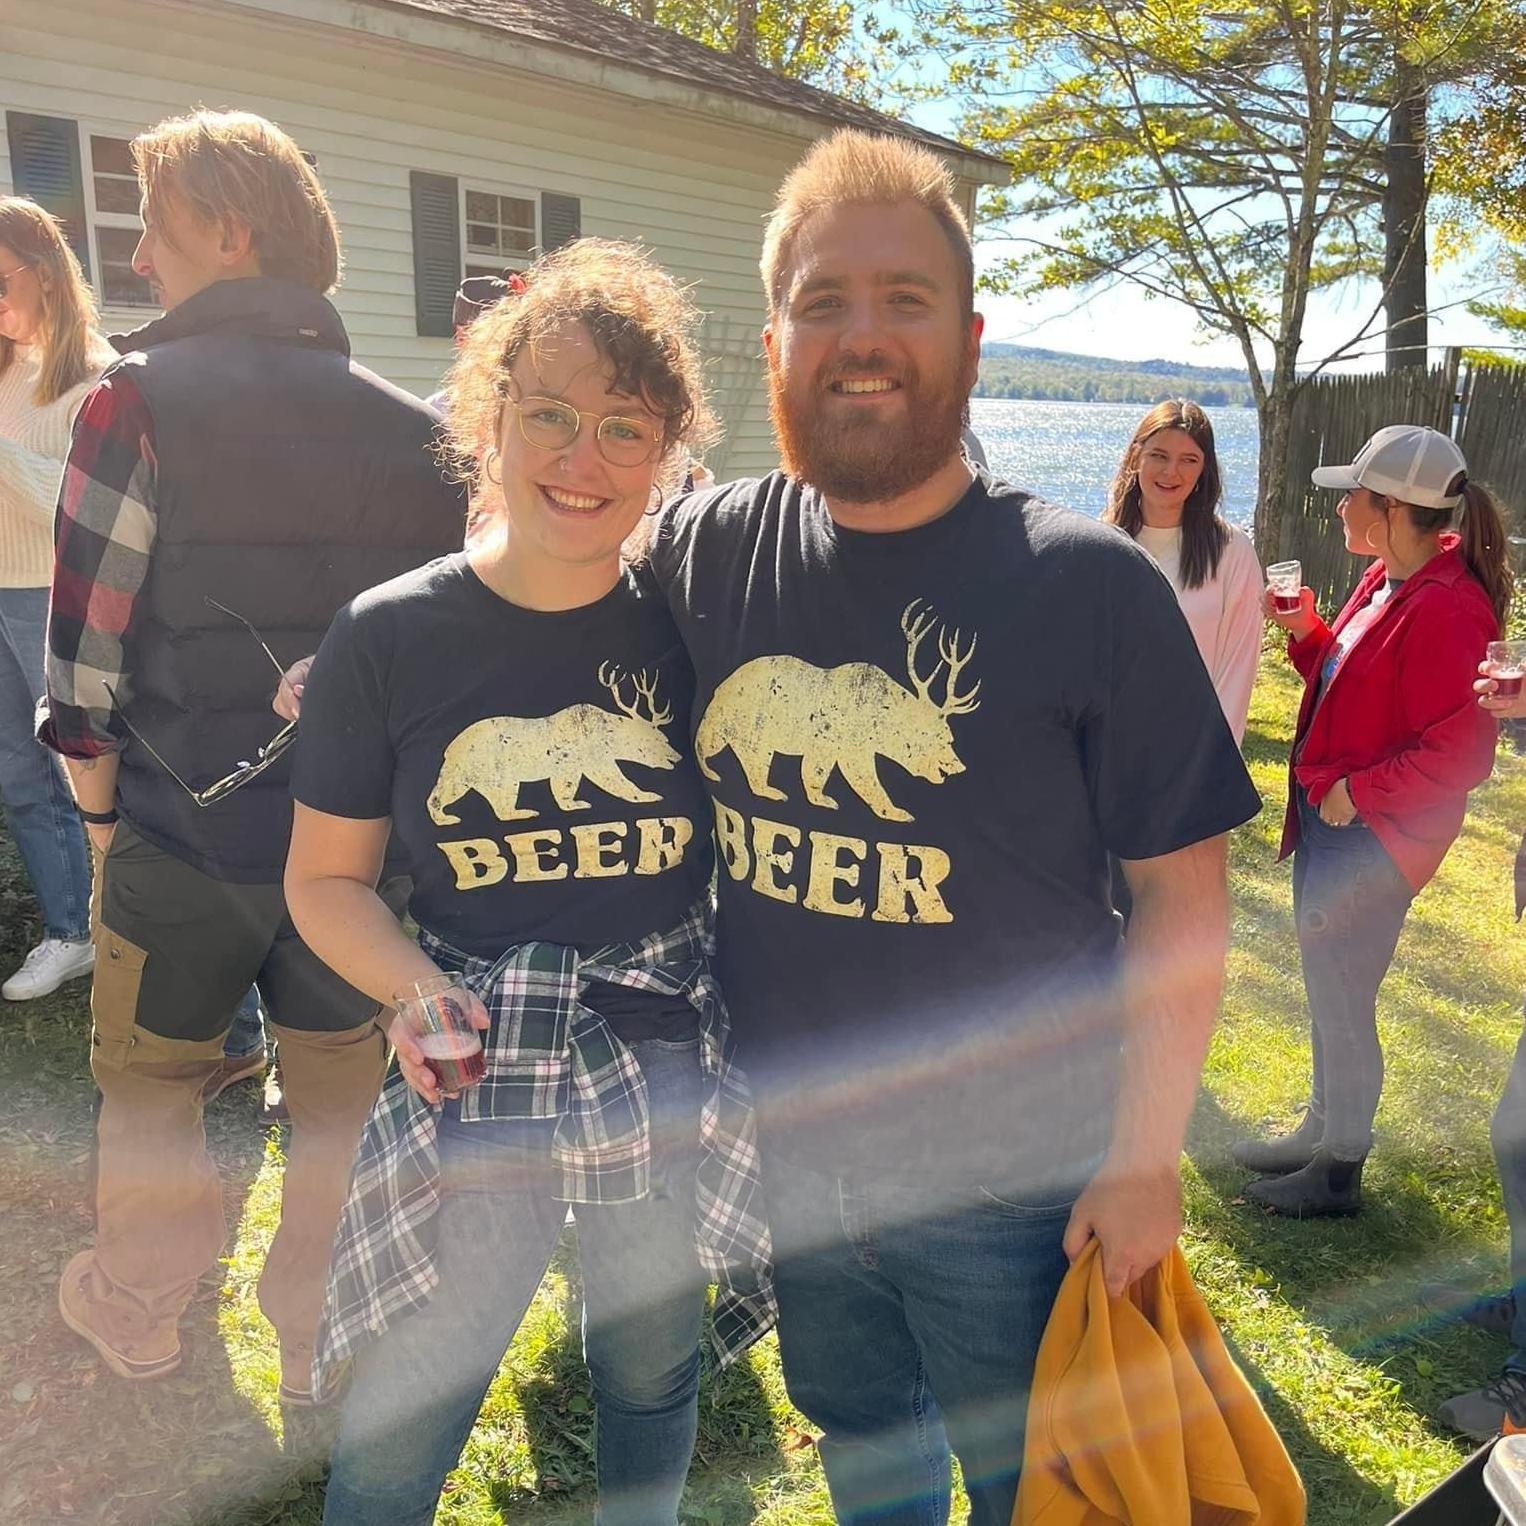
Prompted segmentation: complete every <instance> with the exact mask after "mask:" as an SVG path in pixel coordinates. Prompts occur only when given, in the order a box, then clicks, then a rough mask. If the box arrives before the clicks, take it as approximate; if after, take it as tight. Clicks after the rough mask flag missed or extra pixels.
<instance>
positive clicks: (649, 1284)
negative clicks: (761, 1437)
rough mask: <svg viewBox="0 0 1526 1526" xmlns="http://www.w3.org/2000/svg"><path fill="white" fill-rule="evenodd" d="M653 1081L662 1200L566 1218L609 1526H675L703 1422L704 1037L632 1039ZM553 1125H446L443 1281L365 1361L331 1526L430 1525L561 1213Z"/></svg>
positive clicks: (339, 1453) (335, 1478)
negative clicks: (576, 1268)
mask: <svg viewBox="0 0 1526 1526" xmlns="http://www.w3.org/2000/svg"><path fill="white" fill-rule="evenodd" d="M631 1051H632V1053H633V1054H634V1055H635V1056H636V1059H637V1061H638V1063H639V1064H640V1066H641V1069H642V1072H643V1074H644V1075H645V1076H646V1083H647V1093H648V1102H649V1106H650V1111H651V1120H652V1189H651V1193H650V1195H649V1196H648V1197H647V1198H646V1199H645V1200H643V1201H641V1202H637V1203H619V1204H612V1205H607V1206H593V1205H590V1204H583V1203H578V1204H575V1205H574V1207H573V1214H574V1216H575V1219H576V1222H577V1239H578V1259H579V1262H580V1264H581V1266H582V1273H583V1355H584V1358H585V1360H586V1361H587V1363H588V1372H589V1377H590V1378H591V1379H592V1382H593V1392H594V1400H595V1406H596V1416H597V1430H596V1440H595V1460H596V1466H597V1470H598V1480H599V1505H598V1513H597V1516H596V1519H597V1521H598V1522H599V1526H663V1523H667V1526H674V1523H676V1521H677V1519H678V1503H679V1497H680V1496H681V1494H682V1493H683V1486H684V1479H685V1477H686V1476H687V1474H688V1471H689V1459H690V1456H691V1455H692V1453H693V1451H694V1436H695V1430H696V1426H697V1423H698V1415H699V1403H698V1396H699V1366H700V1359H699V1339H700V1333H701V1328H702V1324H703V1319H704V1310H705V1278H704V1274H703V1272H702V1271H701V1270H700V1265H699V1258H698V1256H697V1255H696V1253H695V1248H694V1212H695V1210H694V1175H695V1171H696V1169H697V1167H698V1164H699V1113H700V1104H701V1101H702V1098H703V1083H702V1078H701V1074H700V1062H699V1039H698V1038H697V1037H696V1038H695V1039H693V1040H692V1041H690V1042H686V1043H670V1042H668V1041H665V1040H660V1039H649V1040H645V1041H638V1042H636V1043H633V1044H632V1045H631ZM553 1129H554V1121H551V1122H550V1123H547V1122H546V1121H543V1120H523V1121H521V1120H512V1121H507V1122H502V1123H470V1124H464V1123H461V1122H459V1121H458V1120H455V1119H452V1118H451V1117H450V1116H449V1114H447V1115H445V1116H443V1117H442V1119H441V1128H440V1156H441V1166H442V1169H443V1183H442V1185H443V1196H442V1199H441V1203H440V1210H439V1242H438V1252H437V1261H438V1266H439V1270H440V1283H439V1286H438V1287H437V1288H436V1289H435V1292H434V1295H433V1296H432V1298H431V1299H430V1301H429V1303H428V1304H426V1305H425V1306H424V1307H423V1308H422V1309H420V1310H418V1311H417V1312H416V1313H413V1314H410V1315H408V1316H406V1317H405V1318H403V1319H401V1320H399V1321H398V1322H397V1323H396V1324H395V1325H394V1326H393V1327H392V1328H391V1329H390V1330H388V1331H387V1332H386V1334H385V1335H383V1336H382V1337H381V1338H380V1339H379V1340H378V1341H376V1342H375V1343H373V1344H372V1345H370V1346H368V1347H366V1348H365V1349H363V1350H362V1351H361V1352H360V1354H359V1355H358V1356H357V1357H356V1360H355V1382H354V1386H353V1387H352V1388H351V1390H350V1393H349V1395H348V1397H347V1398H346V1400H345V1405H344V1412H343V1415H342V1417H341V1420H340V1430H339V1439H338V1441H337V1443H336V1444H335V1447H334V1457H333V1468H332V1472H331V1474H330V1477H329V1484H328V1499H327V1502H326V1504H325V1507H324V1511H323V1521H324V1526H427V1523H428V1522H430V1521H432V1520H433V1519H434V1511H435V1503H436V1501H437V1499H438V1497H439V1493H440V1487H441V1485H442V1484H443V1482H444V1480H445V1475H446V1474H447V1473H448V1472H449V1471H450V1469H451V1468H452V1467H454V1466H455V1463H456V1459H457V1458H458V1457H459V1455H460V1452H461V1448H462V1447H463V1446H464V1445H465V1444H466V1438H467V1436H468V1435H469V1434H470V1432H471V1428H472V1425H473V1423H474V1422H475V1420H476V1418H477V1412H478V1410H479V1409H480V1408H481V1407H482V1400H483V1397H484V1395H485V1394H486V1392H487V1388H488V1384H489V1383H491V1382H492V1380H493V1376H494V1374H495V1373H496V1372H497V1371H498V1367H499V1364H500V1363H501V1362H502V1360H503V1356H504V1352H505V1351H507V1349H508V1346H509V1342H510V1341H511V1340H512V1339H513V1338H514V1332H515V1330H517V1329H518V1327H519V1322H520V1320H521V1319H523V1318H524V1314H525V1310H526V1309H527V1308H529V1306H530V1301H531V1299H532V1298H533V1297H534V1296H535V1290H536V1289H537V1288H538V1287H539V1286H540V1281H541V1278H542V1277H543V1276H544V1275H545V1272H546V1267H547V1266H548V1265H549V1263H550V1260H551V1254H552V1252H553V1250H554V1249H555V1248H556V1241H557V1236H558V1235H559V1234H560V1232H561V1229H562V1225H563V1223H564V1222H565V1219H566V1211H567V1205H566V1204H565V1203H563V1202H561V1201H559V1200H558V1199H556V1198H555V1197H554V1196H553V1195H552V1194H553V1192H554V1191H555V1190H556V1188H557V1186H558V1183H559V1178H560V1173H559V1171H558V1170H557V1168H556V1167H555V1166H554V1165H553V1164H552V1160H551V1152H550V1142H551V1133H552V1130H553Z"/></svg>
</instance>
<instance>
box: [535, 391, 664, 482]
mask: <svg viewBox="0 0 1526 1526" xmlns="http://www.w3.org/2000/svg"><path fill="white" fill-rule="evenodd" d="M508 402H509V406H510V407H511V408H513V410H514V411H515V413H517V414H518V415H519V433H520V435H521V437H522V438H523V440H524V442H525V444H526V445H533V446H534V447H535V448H536V449H537V450H566V449H567V447H568V446H569V445H571V444H572V442H573V441H574V440H575V439H577V437H578V431H579V430H580V429H581V428H582V427H583V420H584V419H598V421H599V427H598V430H597V433H596V438H597V441H598V446H599V454H600V455H601V456H603V457H604V459H605V460H606V461H608V462H609V464H610V465H611V466H643V465H645V464H646V462H648V461H650V460H652V459H653V458H654V457H655V456H656V455H657V453H658V452H659V451H660V450H661V449H662V434H661V432H660V430H659V429H658V427H657V425H655V424H654V423H652V422H651V421H650V420H647V419H623V418H620V417H618V416H617V415H615V414H610V415H609V416H608V417H605V416H603V415H601V414H597V413H584V412H583V411H582V410H581V409H578V408H574V407H573V406H572V405H571V404H570V403H564V402H562V401H560V399H558V398H554V397H527V398H525V400H524V401H523V402H515V401H514V399H513V398H509V399H508Z"/></svg>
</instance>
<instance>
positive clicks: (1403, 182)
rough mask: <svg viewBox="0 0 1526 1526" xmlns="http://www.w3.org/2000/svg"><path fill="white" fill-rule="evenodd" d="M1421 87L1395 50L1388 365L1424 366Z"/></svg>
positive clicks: (1389, 149)
mask: <svg viewBox="0 0 1526 1526" xmlns="http://www.w3.org/2000/svg"><path fill="white" fill-rule="evenodd" d="M1425 116H1426V86H1425V80H1424V78H1423V76H1422V75H1421V73H1420V71H1419V70H1418V69H1417V68H1416V67H1415V66H1414V65H1413V64H1410V63H1407V62H1406V61H1405V60H1404V59H1403V58H1402V57H1400V56H1399V55H1398V53H1397V52H1396V53H1395V55H1394V98H1393V111H1392V113H1391V114H1390V116H1389V119H1388V143H1387V145H1386V147H1385V149H1384V152H1383V167H1384V172H1385V173H1384V187H1383V242H1384V248H1383V282H1384V286H1385V287H1386V289H1387V292H1388V296H1387V299H1386V311H1387V314H1388V335H1387V351H1388V354H1387V368H1388V370H1390V371H1397V370H1399V369H1400V368H1401V367H1404V366H1420V367H1423V366H1424V365H1425V359H1426V342H1427V340H1428V339H1429V337H1430V335H1429V330H1428V325H1427V320H1426V306H1427V298H1426V284H1425V278H1426V270H1425V265H1426V246H1425V204H1426V183H1425V127H1426V123H1425Z"/></svg>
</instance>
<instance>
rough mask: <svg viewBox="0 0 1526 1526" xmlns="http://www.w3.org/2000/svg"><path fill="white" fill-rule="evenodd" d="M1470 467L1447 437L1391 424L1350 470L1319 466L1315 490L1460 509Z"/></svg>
mask: <svg viewBox="0 0 1526 1526" xmlns="http://www.w3.org/2000/svg"><path fill="white" fill-rule="evenodd" d="M1467 472H1468V463H1467V462H1466V461H1465V460H1464V459H1463V454H1462V452H1461V451H1460V450H1458V448H1457V446H1456V445H1455V444H1454V443H1453V442H1452V441H1451V440H1449V439H1448V438H1447V437H1446V436H1445V435H1444V434H1441V433H1439V432H1438V431H1437V430H1434V429H1427V428H1426V427H1425V426H1424V425H1423V424H1390V425H1389V426H1388V428H1387V429H1380V430H1379V431H1378V432H1377V433H1376V434H1375V435H1374V436H1373V437H1372V438H1371V439H1370V440H1369V441H1368V442H1367V443H1366V444H1365V445H1364V446H1363V447H1362V448H1361V449H1360V450H1359V451H1358V452H1357V453H1356V460H1355V461H1353V462H1352V463H1351V465H1350V466H1320V467H1316V468H1315V469H1314V471H1313V472H1312V473H1311V474H1310V475H1311V476H1312V477H1313V480H1314V486H1315V487H1328V488H1334V489H1336V491H1338V492H1343V493H1349V492H1350V491H1351V490H1352V488H1358V487H1364V488H1366V489H1367V491H1368V492H1370V493H1381V494H1382V495H1383V496H1384V497H1385V498H1397V499H1398V500H1399V502H1400V503H1413V504H1416V505H1418V506H1419V507H1420V508H1422V509H1455V508H1456V507H1457V506H1458V504H1460V503H1461V502H1462V491H1461V489H1462V482H1460V481H1459V480H1458V479H1459V478H1466V476H1467Z"/></svg>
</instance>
